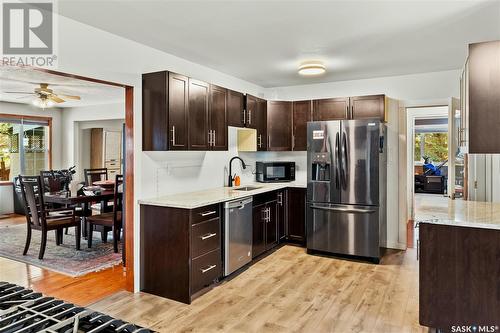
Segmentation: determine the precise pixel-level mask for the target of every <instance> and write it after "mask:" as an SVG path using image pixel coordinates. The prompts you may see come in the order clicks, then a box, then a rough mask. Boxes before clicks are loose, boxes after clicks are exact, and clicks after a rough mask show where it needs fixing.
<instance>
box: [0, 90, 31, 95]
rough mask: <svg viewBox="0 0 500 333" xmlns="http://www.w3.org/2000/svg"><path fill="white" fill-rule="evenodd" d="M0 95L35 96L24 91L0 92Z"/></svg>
mask: <svg viewBox="0 0 500 333" xmlns="http://www.w3.org/2000/svg"><path fill="white" fill-rule="evenodd" d="M0 94H24V95H35V93H33V92H26V91H1V92H0Z"/></svg>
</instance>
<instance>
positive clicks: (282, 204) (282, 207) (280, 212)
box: [276, 190, 286, 241]
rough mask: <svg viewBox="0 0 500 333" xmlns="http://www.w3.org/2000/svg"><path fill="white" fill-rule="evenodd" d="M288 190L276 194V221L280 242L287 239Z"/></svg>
mask: <svg viewBox="0 0 500 333" xmlns="http://www.w3.org/2000/svg"><path fill="white" fill-rule="evenodd" d="M285 193H286V190H279V191H277V192H276V197H277V198H278V200H277V202H276V207H277V208H276V219H277V220H278V241H283V240H284V239H285V238H286V194H285Z"/></svg>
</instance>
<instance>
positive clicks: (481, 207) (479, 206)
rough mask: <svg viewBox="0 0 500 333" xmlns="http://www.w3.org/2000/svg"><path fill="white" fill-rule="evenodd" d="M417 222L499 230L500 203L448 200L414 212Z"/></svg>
mask: <svg viewBox="0 0 500 333" xmlns="http://www.w3.org/2000/svg"><path fill="white" fill-rule="evenodd" d="M415 220H416V222H417V223H433V224H442V225H450V226H457V227H471V228H484V229H498V230H500V203H494V202H482V201H464V200H450V201H449V204H448V205H447V206H430V205H429V206H428V207H425V209H424V213H419V214H416V216H415Z"/></svg>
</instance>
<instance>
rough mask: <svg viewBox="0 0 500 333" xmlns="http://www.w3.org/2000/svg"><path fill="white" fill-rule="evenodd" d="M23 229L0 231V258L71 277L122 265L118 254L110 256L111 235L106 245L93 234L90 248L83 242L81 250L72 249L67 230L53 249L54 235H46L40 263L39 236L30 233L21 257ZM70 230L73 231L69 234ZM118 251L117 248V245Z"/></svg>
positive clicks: (70, 237) (19, 226)
mask: <svg viewBox="0 0 500 333" xmlns="http://www.w3.org/2000/svg"><path fill="white" fill-rule="evenodd" d="M26 228H27V227H26V225H10V226H2V227H0V256H2V257H5V258H9V259H12V260H16V261H20V262H24V263H26V264H30V265H35V266H38V267H41V268H45V269H49V270H52V271H55V272H58V273H62V274H66V275H69V276H71V277H77V276H81V275H85V274H87V273H91V272H97V271H100V270H103V269H106V268H109V267H112V266H115V265H118V264H120V263H121V262H122V255H121V253H114V252H113V241H112V239H111V237H109V236H110V235H111V232H109V233H108V238H109V240H108V242H107V243H103V242H102V241H101V234H100V233H98V232H94V237H93V238H92V248H90V249H89V248H87V240H85V239H83V238H82V239H81V250H80V251H77V250H76V248H75V236H74V235H75V234H74V232H75V230H74V228H70V229H69V234H68V235H64V239H63V244H62V245H60V246H57V245H56V238H55V232H54V231H50V232H49V233H48V237H47V247H46V249H45V255H44V257H43V259H42V260H39V259H38V252H39V250H40V241H41V232H39V231H38V230H33V231H32V236H31V245H30V248H29V250H28V253H27V254H26V255H25V256H23V250H24V244H25V242H26ZM72 229H73V230H72ZM118 248H119V249H120V250H121V244H118Z"/></svg>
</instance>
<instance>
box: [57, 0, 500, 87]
mask: <svg viewBox="0 0 500 333" xmlns="http://www.w3.org/2000/svg"><path fill="white" fill-rule="evenodd" d="M92 3H93V4H94V5H89V1H81V0H73V1H60V2H59V4H58V10H59V12H60V13H61V14H62V15H64V16H67V17H70V18H72V19H75V20H78V21H80V22H83V23H86V24H89V25H92V26H95V27H98V28H101V29H103V30H106V31H109V32H111V33H114V34H117V35H120V36H123V37H126V38H129V39H131V40H134V41H137V42H139V43H143V44H146V45H149V46H151V47H154V48H156V49H159V50H163V51H165V52H168V53H170V54H174V55H176V56H179V57H182V58H184V59H187V60H190V61H193V62H196V63H199V64H202V65H205V66H208V67H211V68H214V69H216V70H219V71H221V72H224V73H227V74H230V75H233V76H236V77H238V78H241V79H244V80H247V81H250V82H253V83H256V84H258V85H260V86H263V87H276V86H287V85H298V84H308V83H319V82H329V81H340V80H350V79H360V78H371V77H380V76H391V75H402V74H411V73H422V72H432V71H442V70H449V69H457V68H460V67H461V66H462V64H463V62H464V60H465V57H466V54H467V44H468V43H470V42H478V41H485V40H495V39H500V2H499V1H489V2H486V1H479V0H478V1H456V0H448V1H425V0H422V1H405V0H400V1H367V0H366V1H130V0H128V1H124V0H122V1H109V0H108V1H99V2H92ZM304 60H322V61H324V63H325V64H326V66H327V67H328V72H327V74H326V75H323V76H320V77H315V78H311V77H301V76H299V75H298V74H297V67H298V65H299V63H300V62H301V61H304Z"/></svg>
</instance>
